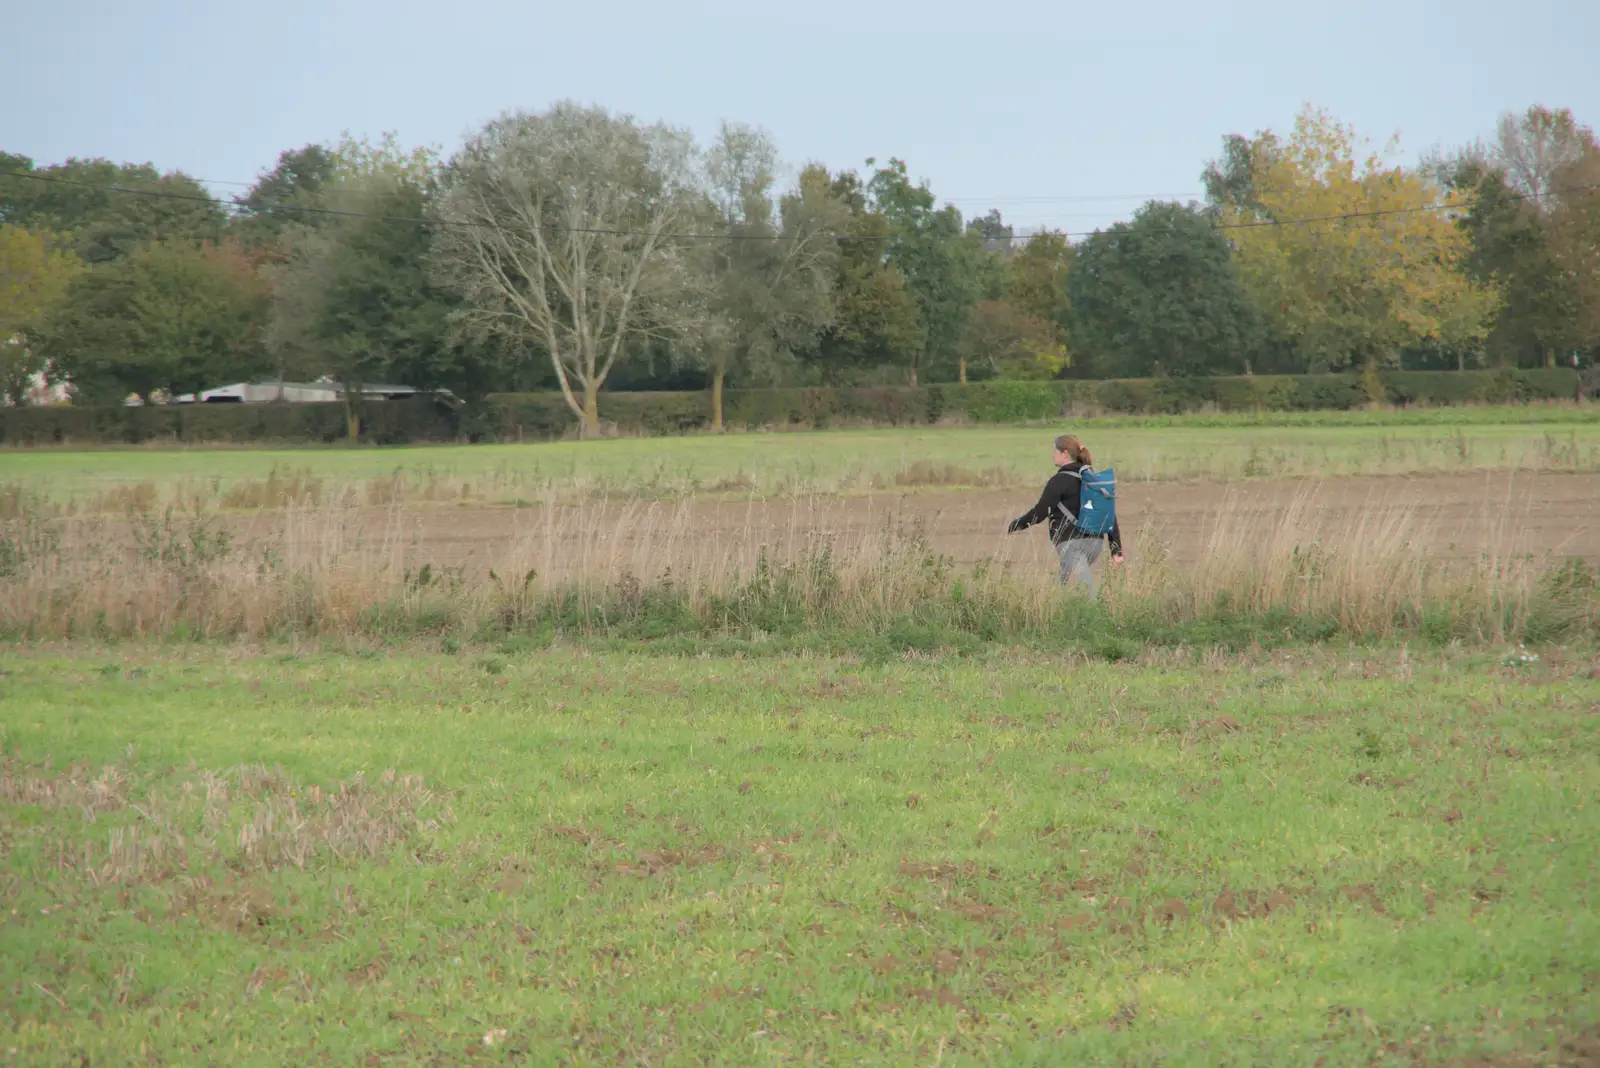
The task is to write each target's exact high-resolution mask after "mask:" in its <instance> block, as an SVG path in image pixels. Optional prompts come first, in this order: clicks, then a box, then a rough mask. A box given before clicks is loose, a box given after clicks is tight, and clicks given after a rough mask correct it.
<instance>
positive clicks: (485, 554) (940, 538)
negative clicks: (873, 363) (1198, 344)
mask: <svg viewBox="0 0 1600 1068" xmlns="http://www.w3.org/2000/svg"><path fill="white" fill-rule="evenodd" d="M1228 488H1229V489H1230V490H1237V491H1238V498H1237V501H1236V503H1235V504H1234V505H1233V506H1232V511H1233V512H1234V514H1235V516H1236V518H1240V519H1244V518H1248V519H1249V521H1250V524H1251V525H1252V526H1256V527H1258V528H1259V529H1270V528H1271V526H1272V524H1273V523H1274V522H1275V521H1276V520H1277V519H1278V518H1280V517H1282V516H1283V515H1285V514H1286V513H1287V512H1288V510H1289V509H1290V507H1291V504H1292V503H1293V502H1295V501H1296V500H1297V499H1299V498H1302V497H1304V495H1305V494H1306V491H1307V483H1305V482H1303V481H1298V480H1272V481H1260V482H1248V483H1240V484H1232V485H1229V486H1228ZM1220 489H1221V487H1219V485H1218V484H1216V483H1152V484H1143V485H1141V484H1138V483H1133V484H1130V485H1128V486H1127V487H1125V489H1124V490H1123V494H1122V496H1121V497H1120V498H1119V502H1118V513H1119V517H1120V518H1121V522H1122V529H1123V531H1124V536H1125V539H1126V540H1127V544H1128V549H1129V553H1130V559H1138V554H1139V551H1140V547H1139V544H1138V532H1139V531H1140V530H1141V529H1143V528H1144V527H1145V525H1146V524H1147V523H1149V524H1151V525H1152V527H1151V529H1158V530H1159V531H1160V535H1161V539H1162V541H1163V543H1164V544H1165V545H1166V546H1168V548H1169V550H1170V552H1171V554H1172V559H1173V561H1174V562H1175V563H1178V564H1180V565H1181V564H1184V563H1188V562H1192V561H1193V560H1194V559H1195V558H1196V557H1197V556H1198V555H1199V554H1200V552H1201V551H1203V548H1204V545H1205V540H1206V537H1207V534H1208V532H1209V530H1210V527H1211V524H1212V523H1213V521H1214V518H1215V514H1216V509H1217V500H1218V494H1219V492H1220ZM1031 499H1032V498H1031V497H1030V496H1029V494H1028V493H1027V492H1026V491H1023V490H997V489H976V490H963V491H959V492H958V491H939V492H924V493H914V494H896V495H887V494H886V495H881V496H868V497H856V498H828V499H824V500H823V501H821V502H819V503H817V504H815V505H805V504H802V505H795V504H793V503H790V502H786V501H776V500H775V501H756V502H739V501H726V500H704V499H689V500H685V501H680V502H675V503H673V504H672V505H671V506H670V508H671V513H672V514H671V518H670V522H671V523H672V525H673V527H674V529H681V530H682V532H683V533H682V537H678V538H669V539H667V540H668V541H670V542H671V543H672V546H674V547H673V548H672V549H671V550H670V552H671V553H674V554H680V555H682V556H684V557H685V558H686V559H688V558H693V557H694V556H695V555H696V554H704V553H707V552H711V553H720V552H725V551H726V549H727V548H728V547H731V546H748V545H751V544H773V545H779V544H786V543H789V542H794V543H796V544H799V543H814V542H815V541H816V539H818V538H822V539H837V540H839V541H841V542H847V541H851V540H864V539H870V538H872V537H874V536H875V535H876V534H877V533H878V532H880V531H881V530H882V529H883V528H884V525H885V523H887V522H889V521H891V520H893V521H894V522H896V523H905V524H909V525H912V526H915V527H917V528H918V529H920V530H921V531H922V532H923V534H924V535H925V536H926V538H927V540H928V547H929V548H930V549H931V550H933V551H934V552H937V553H940V554H942V555H945V556H948V557H950V558H951V559H952V560H954V561H955V562H957V563H960V564H973V563H977V562H980V561H991V560H996V559H998V560H1013V561H1015V562H1017V563H1019V564H1021V565H1024V566H1037V567H1050V566H1052V565H1053V563H1054V554H1053V552H1052V551H1051V549H1050V546H1049V544H1048V541H1047V539H1045V538H1043V537H1042V536H1041V537H1028V536H1019V537H1007V536H1006V534H1005V532H1004V530H1005V520H1006V519H1008V518H1009V517H1011V516H1013V515H1016V514H1017V512H1018V511H1020V510H1021V509H1022V508H1023V507H1025V506H1026V505H1027V504H1029V503H1030V502H1031ZM1486 499H1490V500H1493V501H1495V502H1496V507H1495V508H1493V509H1486V508H1485V507H1484V503H1483V502H1484V501H1485V500H1486ZM1389 505H1393V506H1396V507H1401V506H1406V507H1420V508H1422V509H1423V510H1424V512H1425V513H1426V516H1427V519H1428V520H1429V522H1428V527H1429V534H1428V537H1429V538H1430V539H1431V545H1430V548H1432V549H1434V550H1436V551H1437V552H1439V553H1443V554H1453V555H1456V556H1460V557H1474V556H1476V555H1477V554H1478V553H1479V552H1480V551H1481V550H1483V549H1484V548H1486V547H1487V546H1489V545H1491V544H1493V543H1494V542H1495V540H1496V539H1497V538H1498V537H1499V536H1500V533H1501V532H1500V530H1499V529H1498V526H1497V524H1499V522H1500V520H1499V518H1497V517H1498V516H1500V515H1502V514H1505V515H1512V516H1515V518H1516V524H1517V526H1518V528H1519V529H1520V530H1521V531H1523V532H1524V533H1525V535H1526V536H1527V538H1528V542H1529V545H1531V546H1537V547H1538V548H1539V549H1540V550H1541V551H1542V550H1550V551H1553V552H1556V553H1557V554H1561V555H1568V554H1571V555H1579V556H1585V557H1588V558H1590V559H1595V560H1600V475H1593V474H1566V475H1562V474H1515V475H1513V474H1511V473H1507V472H1493V473H1476V474H1460V475H1428V476H1417V477H1384V478H1377V477H1374V478H1347V479H1327V480H1323V481H1321V482H1319V483H1317V484H1316V492H1315V494H1314V496H1312V498H1311V499H1310V502H1309V504H1308V505H1307V506H1306V507H1307V509H1308V516H1307V518H1308V521H1309V522H1311V523H1313V524H1315V523H1316V522H1318V521H1319V519H1326V521H1327V523H1328V525H1329V529H1337V528H1338V527H1339V526H1340V525H1341V524H1343V523H1344V522H1345V521H1346V520H1348V519H1349V517H1350V516H1351V515H1352V514H1356V513H1359V512H1361V511H1363V510H1370V509H1373V508H1382V507H1385V506H1389ZM630 509H633V511H634V512H636V511H637V508H636V506H630V505H627V504H622V503H609V502H603V501H596V502H592V503H588V504H585V505H584V506H582V511H581V513H580V512H579V511H578V510H576V509H573V508H569V507H564V506H554V507H549V508H546V507H542V506H541V507H534V508H518V507H511V506H477V507H454V506H452V507H421V508H418V509H416V510H412V511H409V512H405V513H402V515H401V516H400V517H398V519H397V517H396V516H395V514H394V513H393V512H391V511H390V510H389V509H387V508H375V509H368V510H365V511H358V512H357V513H355V515H354V516H353V517H352V518H353V520H354V522H353V523H352V525H351V527H350V531H351V535H350V536H351V537H352V538H354V539H355V540H356V541H357V542H371V543H373V544H374V545H377V544H392V543H393V542H394V541H395V539H396V538H397V537H398V538H399V539H400V540H402V541H404V542H406V543H410V544H413V545H415V546H416V547H417V549H418V550H419V556H418V559H419V561H428V562H431V563H432V564H433V566H434V567H435V568H438V567H441V566H442V567H463V568H467V569H468V570H476V569H478V568H482V567H487V566H488V565H489V564H491V563H493V562H494V561H495V560H497V559H499V558H501V557H502V556H503V555H504V554H505V551H506V548H507V547H508V546H509V545H512V544H513V543H515V542H516V541H517V540H518V538H519V537H526V536H530V535H531V536H534V538H535V540H541V539H546V538H547V537H548V538H551V539H554V542H552V543H550V544H549V545H547V546H546V550H545V551H543V552H541V555H543V556H545V557H547V559H548V564H549V566H541V568H540V574H541V575H542V576H545V577H554V576H555V575H556V574H557V573H559V571H560V570H561V568H563V567H566V566H571V565H573V564H577V563H580V562H582V561H592V560H593V559H594V558H595V557H596V555H597V554H600V555H610V556H613V557H617V558H620V559H631V557H632V555H633V554H635V553H643V554H645V555H646V556H651V555H655V556H659V554H660V552H661V551H663V541H662V536H661V533H660V531H648V530H642V529H638V528H639V527H641V526H642V524H639V523H636V522H635V523H630V522H626V521H625V520H626V518H627V516H628V515H630V514H633V513H632V512H630ZM635 519H637V516H635ZM224 522H225V524H226V525H227V526H228V528H229V530H230V532H231V533H233V534H234V535H235V538H236V539H238V540H240V541H241V542H243V543H248V542H249V541H250V540H251V539H252V538H253V537H256V536H259V534H260V533H261V532H262V530H263V529H265V528H266V527H267V526H268V523H266V522H265V521H264V519H263V518H262V517H259V516H258V517H241V516H229V517H227V518H226V519H225V520H224ZM397 527H398V529H397ZM320 536H321V535H320V534H318V535H316V537H319V538H320ZM290 540H291V541H293V540H294V539H293V538H292V537H291V539H290ZM541 544H543V541H542V540H541ZM307 548H309V546H307ZM650 562H651V561H649V560H646V559H643V558H641V560H640V561H639V564H640V566H641V567H643V566H644V565H645V564H647V563H650ZM653 562H654V563H655V564H657V565H660V564H662V563H670V562H671V561H663V560H661V559H659V558H658V559H655V560H654V561H653Z"/></svg>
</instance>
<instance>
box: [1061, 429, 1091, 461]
mask: <svg viewBox="0 0 1600 1068" xmlns="http://www.w3.org/2000/svg"><path fill="white" fill-rule="evenodd" d="M1056 450H1057V451H1058V452H1064V453H1066V454H1067V455H1068V456H1069V457H1071V458H1072V459H1073V460H1075V461H1077V462H1078V463H1080V464H1083V465H1084V466H1085V467H1088V466H1089V464H1090V462H1091V460H1090V457H1089V450H1088V449H1087V448H1085V447H1084V444H1083V442H1081V441H1079V440H1078V439H1077V438H1075V437H1073V436H1072V435H1071V434H1062V435H1061V436H1060V437H1059V438H1056Z"/></svg>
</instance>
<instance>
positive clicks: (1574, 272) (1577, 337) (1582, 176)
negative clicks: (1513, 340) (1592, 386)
mask: <svg viewBox="0 0 1600 1068" xmlns="http://www.w3.org/2000/svg"><path fill="white" fill-rule="evenodd" d="M1553 188H1554V189H1555V190H1556V192H1555V196H1554V199H1555V202H1556V203H1555V206H1554V208H1553V209H1552V211H1551V213H1550V246H1551V252H1552V256H1551V258H1552V259H1553V260H1554V262H1555V265H1556V268H1557V271H1558V273H1559V276H1560V278H1561V281H1562V283H1563V285H1564V287H1565V288H1566V290H1567V292H1568V293H1569V294H1570V298H1571V318H1570V322H1571V327H1570V332H1569V333H1568V335H1567V341H1568V343H1569V344H1570V346H1571V347H1572V348H1574V349H1579V348H1581V349H1587V350H1588V351H1589V352H1590V353H1600V152H1590V153H1587V154H1586V155H1584V156H1582V157H1580V158H1579V159H1577V160H1574V161H1573V162H1571V163H1568V164H1565V165H1564V166H1562V167H1561V168H1560V169H1559V170H1558V171H1556V174H1555V182H1554V185H1553Z"/></svg>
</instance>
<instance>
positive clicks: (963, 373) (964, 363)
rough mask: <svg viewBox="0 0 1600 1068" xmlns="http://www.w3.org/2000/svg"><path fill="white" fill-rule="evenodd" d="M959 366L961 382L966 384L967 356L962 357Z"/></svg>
mask: <svg viewBox="0 0 1600 1068" xmlns="http://www.w3.org/2000/svg"><path fill="white" fill-rule="evenodd" d="M959 366H960V371H961V384H962V385H963V386H964V385H966V384H967V358H966V357H965V356H963V357H961V363H960V365H959Z"/></svg>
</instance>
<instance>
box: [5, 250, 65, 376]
mask: <svg viewBox="0 0 1600 1068" xmlns="http://www.w3.org/2000/svg"><path fill="white" fill-rule="evenodd" d="M82 269H83V264H82V263H81V262H80V261H79V260H78V257H77V256H75V255H74V254H73V253H72V251H71V250H70V249H69V248H67V247H66V242H65V241H64V240H63V239H62V238H61V237H60V236H59V235H57V234H55V233H54V232H52V231H50V230H48V229H45V228H43V227H40V228H36V229H32V230H29V229H25V228H23V227H21V226H13V225H11V224H9V223H6V224H0V404H22V403H23V402H24V400H25V398H26V397H27V395H28V388H29V386H30V384H31V383H32V382H33V381H34V379H35V376H36V375H38V374H39V373H40V372H41V371H43V370H44V369H45V367H44V361H43V358H42V357H41V356H40V354H39V353H38V351H37V349H36V348H35V347H34V346H33V345H32V344H31V338H30V336H29V335H30V333H31V331H32V330H33V329H34V328H36V327H37V326H38V324H39V323H40V322H42V321H43V319H44V317H45V315H46V314H48V313H49V311H50V310H51V309H52V308H53V307H55V305H56V304H58V303H59V302H60V301H61V300H62V298H63V297H65V296H66V293H67V289H68V287H69V286H70V285H71V284H72V279H73V277H74V276H76V275H77V274H78V272H79V271H81V270H82Z"/></svg>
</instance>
